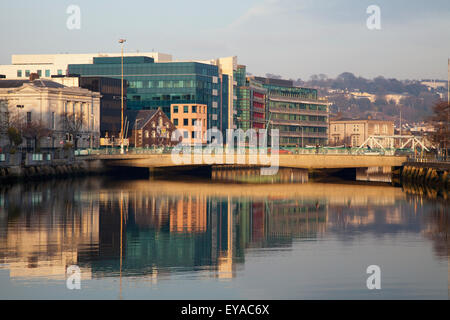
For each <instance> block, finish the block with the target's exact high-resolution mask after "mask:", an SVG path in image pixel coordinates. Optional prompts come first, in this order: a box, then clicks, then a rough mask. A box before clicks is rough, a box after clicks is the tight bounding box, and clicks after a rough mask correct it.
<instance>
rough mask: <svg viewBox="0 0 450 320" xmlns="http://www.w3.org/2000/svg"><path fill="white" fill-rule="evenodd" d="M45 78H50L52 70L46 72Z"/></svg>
mask: <svg viewBox="0 0 450 320" xmlns="http://www.w3.org/2000/svg"><path fill="white" fill-rule="evenodd" d="M45 77H46V78H50V70H45Z"/></svg>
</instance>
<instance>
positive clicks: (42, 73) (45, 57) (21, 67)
mask: <svg viewBox="0 0 450 320" xmlns="http://www.w3.org/2000/svg"><path fill="white" fill-rule="evenodd" d="M123 55H124V56H125V57H136V56H146V57H151V58H153V59H155V62H170V61H172V56H171V55H170V54H166V53H159V52H136V53H124V54H123ZM118 56H120V53H83V54H14V55H12V58H11V64H8V65H0V74H2V75H5V76H6V79H28V78H29V77H30V74H31V73H37V74H38V75H39V77H40V78H44V79H49V78H51V76H52V75H65V74H66V72H67V69H68V65H69V64H86V63H93V62H94V58H97V57H118Z"/></svg>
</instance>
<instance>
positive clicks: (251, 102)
mask: <svg viewBox="0 0 450 320" xmlns="http://www.w3.org/2000/svg"><path fill="white" fill-rule="evenodd" d="M234 78H235V80H236V82H237V87H236V96H237V100H236V115H235V116H234V123H235V125H236V128H237V129H242V130H244V131H246V130H248V129H255V130H259V129H265V128H266V112H267V110H266V97H267V89H266V88H264V87H263V86H262V84H260V83H259V82H257V81H255V80H254V79H253V78H251V77H247V76H246V67H245V66H243V65H239V66H238V67H237V70H236V71H235V73H234Z"/></svg>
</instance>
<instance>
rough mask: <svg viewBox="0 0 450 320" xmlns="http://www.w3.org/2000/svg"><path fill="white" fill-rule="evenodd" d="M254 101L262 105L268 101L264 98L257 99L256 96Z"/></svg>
mask: <svg viewBox="0 0 450 320" xmlns="http://www.w3.org/2000/svg"><path fill="white" fill-rule="evenodd" d="M253 101H256V102H260V103H265V102H266V100H265V99H264V98H260V97H255V96H253Z"/></svg>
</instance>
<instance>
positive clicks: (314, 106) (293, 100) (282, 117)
mask: <svg viewBox="0 0 450 320" xmlns="http://www.w3.org/2000/svg"><path fill="white" fill-rule="evenodd" d="M254 79H255V80H256V81H258V82H259V83H261V84H262V86H263V87H265V88H266V89H267V90H268V93H267V108H266V110H267V115H266V117H267V118H268V122H269V125H268V129H269V130H270V129H278V130H279V134H280V146H284V147H305V146H308V145H309V146H315V145H320V146H324V145H326V144H327V143H328V128H329V122H328V102H327V101H326V100H323V99H319V98H318V95H317V90H316V89H311V88H301V87H294V86H293V82H292V81H290V80H280V79H270V78H262V77H255V78H254Z"/></svg>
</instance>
